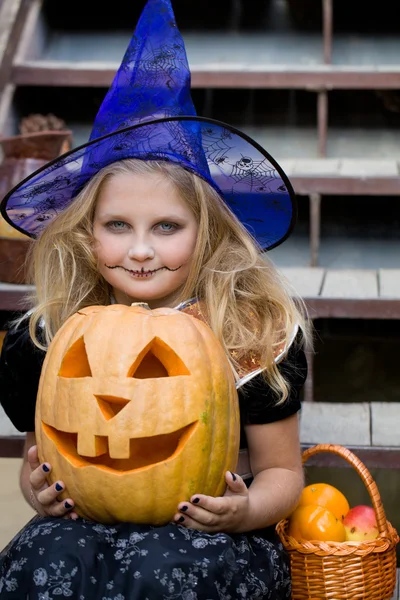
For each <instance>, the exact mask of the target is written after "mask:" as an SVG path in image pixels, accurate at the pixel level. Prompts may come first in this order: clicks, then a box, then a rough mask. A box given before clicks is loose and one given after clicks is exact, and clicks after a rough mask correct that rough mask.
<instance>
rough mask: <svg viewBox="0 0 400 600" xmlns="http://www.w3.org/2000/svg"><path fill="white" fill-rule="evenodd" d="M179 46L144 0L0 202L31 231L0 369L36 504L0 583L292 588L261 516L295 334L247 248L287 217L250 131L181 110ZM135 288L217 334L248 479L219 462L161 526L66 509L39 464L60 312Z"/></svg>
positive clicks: (72, 591) (292, 390) (18, 594)
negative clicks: (58, 130)
mask: <svg viewBox="0 0 400 600" xmlns="http://www.w3.org/2000/svg"><path fill="white" fill-rule="evenodd" d="M146 44H148V46H146ZM149 52H151V55H150V54H149ZM182 52H183V46H182V41H181V38H180V36H179V32H178V31H177V29H176V25H175V22H174V20H173V14H172V9H171V7H170V4H169V2H168V1H167V0H150V1H149V2H148V4H147V5H146V7H145V9H144V12H143V14H142V17H141V19H140V21H139V24H138V27H137V30H136V33H135V35H134V37H133V39H132V41H131V44H130V47H129V48H128V52H127V54H126V55H125V58H124V61H123V63H122V65H121V67H120V70H119V72H118V73H117V76H116V79H115V80H114V83H113V85H112V86H111V88H110V91H109V93H108V94H107V96H106V98H105V100H104V102H103V105H102V107H101V108H100V111H99V113H98V116H97V118H96V122H95V126H94V130H93V134H92V137H91V140H90V142H89V143H88V144H86V145H85V146H83V147H81V148H78V149H75V150H73V151H71V152H70V153H68V154H66V155H64V156H63V157H61V158H60V159H58V160H56V161H54V162H52V163H50V164H49V165H47V166H46V167H44V168H43V169H41V170H40V171H38V172H36V173H35V174H33V175H32V176H31V177H29V178H28V179H27V180H25V181H24V182H22V183H21V184H20V185H19V186H17V188H15V189H14V190H12V191H11V192H10V193H9V194H8V195H7V196H6V198H5V199H4V201H3V204H2V213H3V215H4V216H5V218H6V219H7V220H8V221H9V222H10V223H11V224H13V226H15V227H16V228H18V229H19V230H21V231H24V232H26V233H28V234H29V235H31V236H32V237H36V238H37V240H36V241H35V243H34V246H33V253H32V259H31V265H32V273H33V280H34V283H35V289H36V297H35V299H34V305H33V309H32V311H31V312H30V313H29V315H27V316H26V317H25V318H23V319H21V320H20V321H19V322H18V323H17V324H16V326H15V327H13V328H11V329H10V331H9V332H8V334H7V336H6V339H5V341H4V345H3V352H2V357H1V367H0V377H1V389H2V395H1V401H2V404H3V406H4V409H5V411H6V412H7V414H8V415H9V417H10V418H11V420H12V421H13V423H14V424H15V426H16V427H17V428H18V429H19V430H20V431H26V432H27V433H26V444H25V452H24V459H23V465H22V469H21V489H22V493H23V494H24V496H25V498H26V499H27V501H28V502H30V503H31V504H32V506H33V507H34V508H35V510H36V511H37V513H38V517H37V518H35V519H34V520H33V521H32V522H31V523H29V524H28V525H27V526H26V528H25V529H24V530H23V531H22V532H21V533H20V534H19V535H18V536H17V537H16V538H15V539H14V540H13V541H12V542H11V544H10V545H9V546H8V547H7V548H6V549H5V551H4V552H3V553H2V555H1V558H0V597H1V598H5V599H9V598H24V597H29V598H31V599H37V600H39V599H41V600H42V599H43V600H45V599H46V600H47V599H50V598H55V597H59V596H68V597H70V598H76V599H94V598H99V599H105V598H107V599H109V598H110V599H111V598H112V599H115V600H117V599H118V600H123V599H124V598H130V599H135V600H136V599H140V600H143V599H145V598H149V599H153V598H165V599H176V598H182V599H185V600H189V599H190V600H195V599H196V598H199V599H200V598H207V599H211V598H215V599H217V598H218V599H221V598H224V599H229V598H271V599H277V600H279V599H281V598H289V597H290V576H289V568H288V558H287V556H286V555H285V553H284V551H283V548H282V546H281V544H280V542H279V540H278V539H277V537H276V534H275V532H274V528H273V525H274V524H275V523H276V522H277V521H278V520H280V519H282V518H284V517H285V516H287V515H288V514H289V513H290V512H291V510H292V509H293V508H294V506H295V505H296V502H297V500H298V498H299V495H300V492H301V489H302V486H303V474H302V466H301V455H300V445H299V435H298V411H299V408H300V403H299V392H300V389H301V387H302V385H303V383H304V380H305V377H306V372H307V368H306V361H305V355H304V350H303V346H304V344H306V343H307V341H308V337H309V334H308V332H307V325H306V323H305V322H304V318H303V316H302V312H300V311H299V309H298V307H297V304H296V303H295V302H294V300H293V299H292V297H291V296H290V294H289V292H288V290H287V289H286V287H285V285H284V282H283V281H282V280H281V278H280V277H279V274H278V272H277V271H276V270H275V269H274V267H273V265H272V263H271V262H269V261H268V260H267V259H265V258H263V257H261V256H260V251H261V250H262V249H268V248H271V247H273V246H276V245H278V244H279V243H280V242H282V241H283V240H284V239H285V238H286V237H287V235H288V234H289V232H290V230H291V228H292V227H293V221H294V209H293V207H294V198H293V193H292V190H291V187H290V184H289V182H288V181H287V179H286V177H285V175H284V174H283V173H282V171H281V169H280V168H279V167H278V165H276V163H275V162H274V161H273V159H271V157H269V155H267V153H266V152H265V151H264V150H263V149H261V148H260V147H259V146H258V145H257V144H256V143H255V142H253V141H252V140H250V139H249V138H247V137H246V136H244V134H241V133H240V132H238V131H237V130H235V129H233V128H231V127H229V126H228V125H225V124H221V123H218V122H214V121H210V120H208V121H207V120H205V119H201V118H200V117H196V116H195V114H194V112H193V111H194V109H193V107H192V105H191V101H190V96H189V94H188V91H187V85H188V81H189V77H188V73H189V71H188V67H187V63H186V57H185V56H184V55H183V54H182ZM178 59H179V60H178ZM133 74H134V76H133ZM140 78H142V79H140ZM127 82H129V84H127ZM145 85H147V86H150V93H149V94H148V95H147V96H146V95H145V93H144V86H145ZM154 90H156V92H157V93H156V97H155V96H154V94H155V91H154ZM171 94H172V95H171ZM129 98H130V101H129V102H128V99H129ZM161 99H163V100H164V102H161ZM177 99H179V101H178V100H177ZM182 102H183V103H184V105H182V104H181V103H182ZM182 106H183V107H182ZM132 107H134V108H135V110H133V108H132ZM162 107H164V108H163V109H162ZM111 109H113V110H111ZM162 110H164V114H162ZM181 110H182V111H183V112H182V114H180V111H181ZM146 111H147V112H146ZM171 112H172V113H173V115H172V116H171ZM131 113H132V114H131ZM128 115H129V118H128ZM177 115H178V116H177ZM239 217H242V219H243V221H244V224H242V222H240V219H239ZM249 230H251V231H252V234H250V233H249ZM140 301H142V302H146V303H147V304H148V305H149V306H150V308H156V307H159V306H170V307H179V308H180V309H183V310H189V311H190V310H192V308H193V306H197V307H198V312H200V313H201V314H202V315H203V318H204V319H205V320H206V321H207V322H208V324H209V325H210V327H211V328H212V329H213V331H214V333H215V335H216V336H217V337H218V339H219V340H220V341H221V343H222V344H223V346H224V348H225V349H226V352H227V355H228V357H229V359H230V361H231V363H232V367H233V369H234V372H235V375H236V379H237V387H238V389H239V400H240V413H241V426H242V442H241V445H242V447H248V452H249V457H250V463H251V469H252V474H253V479H252V481H251V482H250V485H249V486H247V485H246V483H245V482H244V481H243V479H242V478H241V477H240V476H239V475H238V474H235V473H230V472H227V473H226V492H225V494H224V495H223V496H222V497H220V498H212V497H208V496H205V495H203V494H201V493H200V492H201V490H198V492H199V493H196V494H194V495H193V496H192V497H191V498H190V501H187V502H181V503H179V504H178V506H177V511H176V515H175V517H174V522H172V523H170V524H168V525H166V526H163V527H157V528H154V527H151V526H143V525H136V524H132V523H120V524H118V525H115V526H105V525H102V524H99V523H94V522H90V521H88V520H84V519H81V518H78V515H77V513H75V511H74V499H73V498H67V500H64V501H62V502H61V501H59V499H58V498H59V495H60V493H61V492H62V491H65V489H64V488H65V486H64V483H63V481H57V482H56V483H55V484H54V485H51V486H49V485H48V484H47V480H46V477H47V475H48V473H49V472H50V470H51V464H49V463H48V462H45V463H43V464H39V462H38V455H37V449H36V446H35V433H34V413H35V402H36V392H37V386H38V381H39V377H40V370H41V365H42V363H43V359H44V355H45V352H46V348H47V347H48V344H49V343H50V342H51V340H52V338H53V336H54V334H55V333H56V332H57V331H58V329H59V328H60V326H61V325H62V324H63V323H64V322H65V321H66V319H67V318H68V317H69V316H71V315H72V314H73V313H74V312H76V311H77V310H79V309H80V308H82V307H84V306H90V305H95V304H100V305H103V304H109V303H119V304H128V305H129V304H131V303H132V302H140ZM196 302H197V304H196ZM133 334H134V333H133V332H132V335H133ZM165 485H168V482H167V481H166V482H165ZM60 517H65V518H60Z"/></svg>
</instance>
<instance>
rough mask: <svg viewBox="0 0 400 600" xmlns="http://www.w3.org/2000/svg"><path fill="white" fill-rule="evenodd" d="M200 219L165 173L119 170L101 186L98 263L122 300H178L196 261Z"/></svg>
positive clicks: (153, 303) (159, 302)
mask: <svg viewBox="0 0 400 600" xmlns="http://www.w3.org/2000/svg"><path fill="white" fill-rule="evenodd" d="M197 232H198V224H197V221H196V218H195V216H194V214H193V213H192V211H191V210H190V208H189V206H188V205H187V203H186V202H185V201H184V200H183V199H182V198H181V197H180V196H179V195H178V192H177V191H176V189H175V188H174V186H173V185H172V184H171V183H170V182H169V181H168V179H167V178H166V177H164V176H163V175H161V174H153V175H135V174H132V173H129V174H128V173H123V174H118V175H115V176H113V177H111V178H110V179H108V180H107V181H106V182H105V183H104V184H103V186H102V188H101V191H100V194H99V197H98V200H97V204H96V210H95V215H94V222H93V234H94V238H95V254H96V256H97V261H98V269H99V272H100V273H101V275H102V276H103V277H104V279H105V280H106V281H107V282H108V283H109V284H110V285H111V286H112V288H113V293H114V297H115V299H116V301H117V302H118V303H119V304H131V303H132V302H146V303H147V304H148V305H149V306H150V307H151V308H156V307H158V306H175V304H176V302H175V300H176V298H177V297H178V294H179V291H180V289H181V288H182V286H183V285H184V283H185V281H186V279H187V277H188V274H189V270H190V266H191V263H192V257H193V252H194V248H195V245H196V238H197Z"/></svg>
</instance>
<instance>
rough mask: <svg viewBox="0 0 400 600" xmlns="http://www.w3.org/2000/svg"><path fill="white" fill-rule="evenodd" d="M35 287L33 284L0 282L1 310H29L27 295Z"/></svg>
mask: <svg viewBox="0 0 400 600" xmlns="http://www.w3.org/2000/svg"><path fill="white" fill-rule="evenodd" d="M34 289H35V288H34V286H33V285H17V284H13V283H1V282H0V310H10V311H21V310H27V308H28V307H29V301H28V297H27V295H28V294H29V293H31V292H32V291H33V290H34Z"/></svg>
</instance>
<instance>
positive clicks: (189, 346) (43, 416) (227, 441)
mask: <svg viewBox="0 0 400 600" xmlns="http://www.w3.org/2000/svg"><path fill="white" fill-rule="evenodd" d="M36 436H37V443H38V448H39V456H40V460H46V461H48V462H49V463H50V464H51V465H52V472H51V473H52V475H51V476H52V480H53V481H55V480H56V479H62V480H63V481H64V482H65V485H66V488H67V492H68V496H69V497H71V498H73V499H74V501H75V502H76V505H77V512H78V513H79V514H81V515H82V516H85V517H88V518H91V519H94V520H98V521H101V522H105V523H107V522H114V521H134V522H137V523H152V524H155V525H157V524H162V523H166V522H168V521H169V520H171V518H172V517H173V515H174V513H175V512H176V508H177V504H178V502H180V501H183V500H187V499H188V498H189V497H190V495H191V494H193V493H196V492H198V493H204V494H210V495H214V496H216V495H220V494H222V493H223V491H224V487H225V483H224V473H225V471H226V470H232V469H234V468H235V465H236V461H237V455H238V447H239V414H238V404H237V394H236V389H235V383H234V378H233V374H232V371H231V368H230V365H229V362H228V360H227V358H226V356H225V353H224V351H223V349H222V347H221V345H220V344H219V342H218V341H217V340H216V338H215V336H214V334H213V333H212V331H211V330H210V328H209V327H208V326H207V325H205V324H204V323H202V322H201V321H199V320H197V319H195V318H194V317H191V316H189V315H186V314H184V313H180V312H179V311H177V310H174V309H168V308H163V309H156V310H153V311H151V310H148V309H146V308H143V307H139V306H132V307H128V306H122V305H111V306H107V307H103V306H97V307H89V308H86V309H83V310H80V311H79V312H78V313H76V314H75V315H73V316H72V317H71V318H70V319H68V321H67V322H66V323H65V324H64V326H63V327H62V328H61V329H60V330H59V332H58V333H57V335H56V336H55V338H54V340H53V341H52V343H51V345H50V347H49V350H48V352H47V356H46V359H45V362H44V365H43V369H42V375H41V379H40V386H39V393H38V401H37V409H36Z"/></svg>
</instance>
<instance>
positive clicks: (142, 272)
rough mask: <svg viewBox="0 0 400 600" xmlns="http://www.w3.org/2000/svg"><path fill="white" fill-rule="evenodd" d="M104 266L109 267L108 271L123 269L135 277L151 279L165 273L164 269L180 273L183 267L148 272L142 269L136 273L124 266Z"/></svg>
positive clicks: (161, 268)
mask: <svg viewBox="0 0 400 600" xmlns="http://www.w3.org/2000/svg"><path fill="white" fill-rule="evenodd" d="M104 266H105V267H107V269H123V270H124V271H127V272H128V273H130V274H131V275H132V276H133V277H151V276H152V275H154V273H157V271H163V270H164V269H166V270H167V271H170V272H171V273H173V272H174V271H178V269H181V268H182V266H183V265H180V266H179V267H177V268H176V269H170V268H169V267H160V268H159V269H153V270H151V269H149V270H148V271H146V270H145V268H144V267H142V268H141V269H140V271H134V270H132V269H125V267H123V266H122V265H115V266H113V267H112V266H110V265H104Z"/></svg>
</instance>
